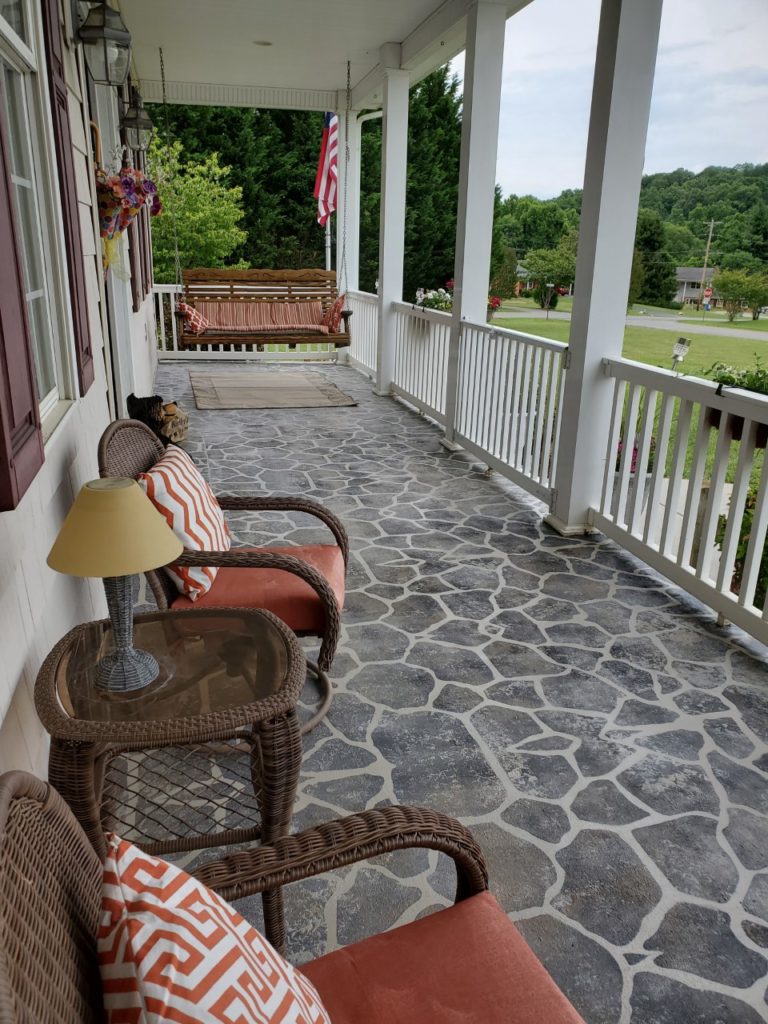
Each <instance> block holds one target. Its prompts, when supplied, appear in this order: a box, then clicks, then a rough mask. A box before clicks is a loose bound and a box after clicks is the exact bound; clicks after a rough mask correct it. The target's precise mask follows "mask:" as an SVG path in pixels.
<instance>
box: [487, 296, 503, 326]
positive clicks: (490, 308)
mask: <svg viewBox="0 0 768 1024" xmlns="http://www.w3.org/2000/svg"><path fill="white" fill-rule="evenodd" d="M500 306H501V299H500V298H499V296H498V295H489V296H488V304H487V308H486V310H485V319H486V320H487V321H488V322H489V323H490V321H491V320H493V314H494V313H495V312H496V310H497V309H498V308H499V307H500Z"/></svg>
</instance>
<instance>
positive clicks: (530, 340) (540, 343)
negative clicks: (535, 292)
mask: <svg viewBox="0 0 768 1024" xmlns="http://www.w3.org/2000/svg"><path fill="white" fill-rule="evenodd" d="M464 324H465V325H466V326H467V327H471V328H472V330H474V331H483V332H485V333H486V334H496V335H498V336H499V337H503V338H515V339H516V340H517V341H523V342H526V343H527V344H529V345H536V346H537V347H538V348H546V349H549V350H550V351H552V352H565V350H566V349H567V348H568V345H567V344H566V343H565V342H564V341H553V340H552V339H551V338H542V337H541V336H540V335H538V334H526V333H525V332H524V331H516V330H514V329H513V328H510V327H497V326H496V325H495V324H478V323H475V322H474V321H473V320H462V325H464Z"/></svg>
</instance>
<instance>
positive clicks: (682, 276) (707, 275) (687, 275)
mask: <svg viewBox="0 0 768 1024" xmlns="http://www.w3.org/2000/svg"><path fill="white" fill-rule="evenodd" d="M702 271H704V268H703V267H678V268H677V283H678V284H683V282H684V281H695V282H696V283H697V284H698V283H699V282H700V281H701V274H702ZM714 273H715V270H714V267H707V269H706V271H704V279H705V280H706V281H711V280H712V278H713V276H714Z"/></svg>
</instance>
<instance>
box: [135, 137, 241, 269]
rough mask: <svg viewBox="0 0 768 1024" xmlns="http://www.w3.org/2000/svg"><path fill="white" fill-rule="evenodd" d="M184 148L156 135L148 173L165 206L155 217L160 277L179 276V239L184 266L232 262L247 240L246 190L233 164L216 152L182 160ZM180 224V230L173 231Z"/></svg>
mask: <svg viewBox="0 0 768 1024" xmlns="http://www.w3.org/2000/svg"><path fill="white" fill-rule="evenodd" d="M181 154H182V147H181V143H180V142H175V143H173V145H172V146H171V147H170V148H169V147H163V146H161V145H160V144H159V142H158V141H157V139H155V140H153V142H152V145H151V147H150V150H149V172H150V175H151V177H152V178H153V179H154V181H155V183H156V184H157V188H158V192H159V194H160V198H161V200H162V203H163V211H162V213H161V214H160V216H158V217H155V218H154V219H153V222H152V258H153V262H154V268H155V280H156V281H158V282H172V281H174V280H175V277H176V272H175V258H174V257H175V248H176V242H177V241H178V249H179V260H180V262H181V266H182V268H189V267H224V266H232V265H233V263H232V259H231V257H232V253H233V252H234V251H235V250H236V249H237V247H238V246H239V245H242V243H243V242H244V240H245V237H246V234H245V231H243V230H242V228H241V227H240V226H239V224H240V222H241V221H242V219H243V207H242V198H243V194H242V189H241V188H240V187H239V186H234V187H233V186H230V185H229V184H228V182H227V179H228V176H229V168H228V167H224V166H222V165H221V163H220V162H219V158H218V156H217V155H216V154H215V153H211V154H209V155H208V156H207V157H205V158H204V159H203V160H199V161H189V162H187V163H183V162H182V159H181ZM174 228H175V231H174Z"/></svg>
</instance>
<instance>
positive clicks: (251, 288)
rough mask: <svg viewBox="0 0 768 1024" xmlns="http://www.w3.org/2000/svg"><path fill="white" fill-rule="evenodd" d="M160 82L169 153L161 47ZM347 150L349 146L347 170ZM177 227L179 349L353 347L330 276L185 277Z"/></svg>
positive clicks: (261, 272)
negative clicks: (299, 346) (322, 345)
mask: <svg viewBox="0 0 768 1024" xmlns="http://www.w3.org/2000/svg"><path fill="white" fill-rule="evenodd" d="M159 55H160V80H161V83H162V102H163V112H164V116H165V144H166V147H167V149H168V150H169V151H170V148H171V140H170V128H169V125H168V101H167V97H166V88H165V61H164V59H163V50H162V47H161V48H160V50H159ZM349 109H350V80H349V62H348V63H347V117H348V116H349ZM348 163H349V146H348V145H347V144H346V140H345V167H346V166H347V165H348ZM346 181H347V174H346V173H345V175H344V193H345V196H344V198H345V202H344V207H343V217H344V221H343V239H344V241H343V245H342V252H341V276H342V279H345V278H346ZM171 220H172V223H173V237H174V256H175V269H176V284H177V286H179V288H180V292H181V295H180V299H179V301H178V302H177V303H176V305H175V308H174V316H175V317H176V318H177V320H178V327H179V330H178V334H177V336H178V339H179V343H180V344H181V346H182V348H194V347H197V346H200V345H206V346H231V345H253V346H255V347H256V349H257V350H258V351H259V352H262V351H264V346H265V345H286V346H287V347H288V348H289V349H295V348H296V346H297V345H302V344H304V345H305V344H307V343H311V342H320V343H323V344H328V345H332V346H334V347H335V348H336V349H339V348H345V347H347V346H348V345H349V344H350V340H351V339H350V331H349V320H350V317H351V316H352V310H351V309H346V308H344V302H345V298H346V296H345V295H344V294H342V295H341V296H339V294H338V289H337V286H336V272H335V271H333V270H320V269H303V270H266V269H255V270H254V269H249V270H236V269H231V270H227V269H224V270H221V269H211V268H197V269H195V270H182V269H181V260H180V257H179V239H178V231H177V227H176V213H175V210H171Z"/></svg>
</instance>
